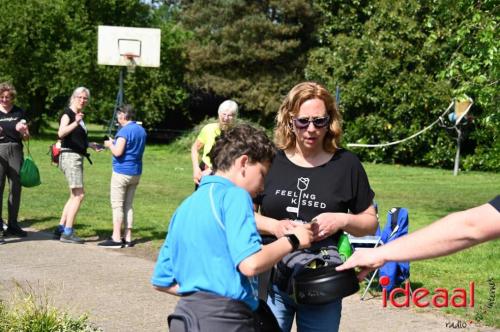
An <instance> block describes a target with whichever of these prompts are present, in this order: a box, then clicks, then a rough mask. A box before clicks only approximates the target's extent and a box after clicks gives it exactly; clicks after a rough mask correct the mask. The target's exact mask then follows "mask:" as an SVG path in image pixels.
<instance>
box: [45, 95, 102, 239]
mask: <svg viewBox="0 0 500 332" xmlns="http://www.w3.org/2000/svg"><path fill="white" fill-rule="evenodd" d="M89 98H90V91H89V90H88V89H87V88H85V87H78V88H76V89H75V91H73V94H72V95H71V98H70V101H69V106H68V107H66V108H65V109H64V113H63V115H62V116H61V120H60V123H59V130H58V132H57V134H58V136H59V138H60V139H61V155H60V156H59V168H60V169H61V170H62V171H63V173H64V175H65V176H66V179H67V180H68V184H69V188H70V196H69V199H68V201H67V202H66V205H64V209H63V212H62V215H61V220H60V222H59V226H58V228H57V229H56V230H55V232H54V233H55V235H56V237H60V241H61V242H65V243H80V244H81V243H84V240H83V239H81V238H79V237H77V236H76V235H75V234H74V231H73V226H74V223H75V219H76V215H77V213H78V210H79V209H80V206H81V204H82V201H83V197H84V190H83V159H84V157H87V158H88V157H89V154H88V153H87V148H88V147H90V148H92V149H94V150H96V151H101V150H102V148H101V147H100V146H99V145H98V144H96V143H89V142H88V139H87V128H86V127H85V123H84V122H83V117H84V113H83V110H84V108H85V106H87V104H88V102H89ZM89 160H90V159H89Z"/></svg>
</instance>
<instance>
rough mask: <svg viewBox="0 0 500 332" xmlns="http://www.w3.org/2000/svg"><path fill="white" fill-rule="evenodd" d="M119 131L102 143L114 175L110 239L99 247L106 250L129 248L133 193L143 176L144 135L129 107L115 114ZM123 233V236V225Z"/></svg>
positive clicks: (123, 107) (112, 180) (130, 243)
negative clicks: (113, 137)
mask: <svg viewBox="0 0 500 332" xmlns="http://www.w3.org/2000/svg"><path fill="white" fill-rule="evenodd" d="M116 116H117V120H118V123H119V124H120V126H121V128H120V130H119V131H118V133H116V137H115V139H114V141H113V140H111V139H110V140H107V141H105V142H104V146H105V147H107V148H109V150H110V151H111V153H112V154H113V175H112V176H111V194H110V196H111V208H112V210H113V235H112V236H111V238H109V239H108V240H106V241H103V242H101V243H99V246H101V247H105V248H122V247H132V246H133V242H132V224H133V218H134V211H133V207H132V203H133V200H134V195H135V190H136V189H137V185H138V184H139V180H140V178H141V174H142V156H143V154H144V148H145V146H146V131H145V130H144V128H142V127H141V126H140V125H138V124H137V123H136V122H135V121H132V120H133V118H134V116H135V111H134V109H133V108H132V106H131V105H124V106H122V107H121V108H119V109H118V111H117V115H116ZM123 224H124V226H125V231H124V234H123V236H122V233H121V232H122V225H123Z"/></svg>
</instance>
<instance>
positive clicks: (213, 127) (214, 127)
mask: <svg viewBox="0 0 500 332" xmlns="http://www.w3.org/2000/svg"><path fill="white" fill-rule="evenodd" d="M218 113H219V121H218V122H216V123H209V124H207V125H206V126H204V127H203V128H202V129H201V131H200V133H199V135H198V137H197V138H196V140H195V141H194V143H193V145H192V146H191V161H192V163H193V181H194V183H195V187H196V188H197V187H198V185H199V184H200V180H201V177H202V176H204V175H207V174H210V173H211V172H212V163H211V161H210V157H209V156H208V154H209V153H210V150H212V146H213V145H214V143H215V139H216V138H217V137H218V136H219V135H220V134H221V133H222V131H225V130H227V129H229V128H230V127H232V126H233V124H234V122H235V120H236V116H237V115H238V104H237V103H236V102H235V101H233V100H225V101H224V102H222V103H221V104H220V105H219V110H218ZM201 148H203V153H202V155H201V162H200V161H199V159H198V158H199V151H200V150H201Z"/></svg>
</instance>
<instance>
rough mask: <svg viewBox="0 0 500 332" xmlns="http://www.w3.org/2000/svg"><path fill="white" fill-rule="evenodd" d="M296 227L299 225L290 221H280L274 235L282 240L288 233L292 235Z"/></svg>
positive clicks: (276, 224)
mask: <svg viewBox="0 0 500 332" xmlns="http://www.w3.org/2000/svg"><path fill="white" fill-rule="evenodd" d="M295 227H297V225H296V224H295V223H294V222H293V221H291V220H290V219H283V220H278V221H277V222H276V223H275V227H274V230H273V235H274V236H276V237H277V238H280V237H282V236H283V235H285V234H286V233H290V231H292V230H293V229H294V228H295Z"/></svg>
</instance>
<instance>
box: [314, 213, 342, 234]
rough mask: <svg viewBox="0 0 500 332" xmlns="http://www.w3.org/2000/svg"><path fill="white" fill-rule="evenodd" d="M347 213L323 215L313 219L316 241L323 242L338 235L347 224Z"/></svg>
mask: <svg viewBox="0 0 500 332" xmlns="http://www.w3.org/2000/svg"><path fill="white" fill-rule="evenodd" d="M348 218H349V217H348V214H347V213H321V214H318V215H317V216H316V217H314V218H313V220H314V222H313V223H312V230H313V233H314V241H321V240H324V239H326V238H327V237H329V236H331V235H332V234H335V233H337V232H338V231H339V230H341V229H343V228H344V227H345V225H346V224H347V219H348Z"/></svg>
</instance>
